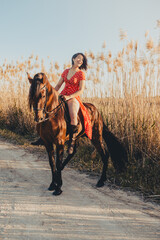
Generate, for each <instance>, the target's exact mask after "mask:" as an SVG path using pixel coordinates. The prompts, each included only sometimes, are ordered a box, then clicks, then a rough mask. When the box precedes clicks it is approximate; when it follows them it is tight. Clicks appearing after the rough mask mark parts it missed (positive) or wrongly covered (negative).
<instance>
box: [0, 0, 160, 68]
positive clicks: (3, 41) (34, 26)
mask: <svg viewBox="0 0 160 240" xmlns="http://www.w3.org/2000/svg"><path fill="white" fill-rule="evenodd" d="M158 19H160V0H0V60H1V61H0V62H2V61H3V60H4V59H5V58H6V59H7V60H8V61H11V60H18V59H20V58H21V57H22V56H23V57H24V58H27V57H28V56H30V55H31V54H32V53H33V54H34V55H38V56H39V57H40V58H44V59H46V58H47V56H50V59H51V60H52V61H58V62H59V64H60V65H63V64H64V63H66V62H68V61H69V60H70V58H71V56H72V55H73V54H74V53H76V52H84V51H89V50H91V51H93V52H94V53H95V54H96V53H98V52H99V51H101V47H102V44H103V42H104V41H105V42H106V51H109V50H110V51H111V52H112V53H113V54H116V53H117V52H118V51H120V50H121V49H122V47H123V43H122V42H121V41H120V38H119V31H120V29H123V30H124V31H126V32H127V35H128V38H129V39H133V40H138V41H139V43H140V44H143V43H144V42H145V37H144V34H145V32H146V30H149V33H150V35H151V36H152V37H153V39H155V40H158V34H159V33H158V29H157V28H156V21H157V20H158Z"/></svg>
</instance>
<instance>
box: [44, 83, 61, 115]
mask: <svg viewBox="0 0 160 240" xmlns="http://www.w3.org/2000/svg"><path fill="white" fill-rule="evenodd" d="M47 85H48V86H47V88H48V101H47V110H48V111H51V110H53V109H54V108H56V107H57V106H58V104H59V102H58V95H59V94H58V92H57V91H56V90H55V89H54V88H53V87H52V86H51V85H50V84H47Z"/></svg>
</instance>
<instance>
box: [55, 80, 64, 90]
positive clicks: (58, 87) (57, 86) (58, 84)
mask: <svg viewBox="0 0 160 240" xmlns="http://www.w3.org/2000/svg"><path fill="white" fill-rule="evenodd" d="M63 83H64V79H63V78H62V77H61V78H60V79H59V81H58V83H57V85H56V86H55V90H56V91H58V90H59V89H60V87H61V86H62V84H63Z"/></svg>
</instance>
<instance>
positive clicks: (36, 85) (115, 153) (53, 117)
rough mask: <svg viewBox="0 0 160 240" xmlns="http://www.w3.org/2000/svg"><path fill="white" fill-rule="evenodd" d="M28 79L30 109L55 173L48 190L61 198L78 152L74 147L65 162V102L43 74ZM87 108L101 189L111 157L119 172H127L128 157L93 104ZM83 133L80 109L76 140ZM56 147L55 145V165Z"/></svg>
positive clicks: (66, 128) (66, 130)
mask: <svg viewBox="0 0 160 240" xmlns="http://www.w3.org/2000/svg"><path fill="white" fill-rule="evenodd" d="M28 79H29V82H30V84H31V86H30V91H29V104H30V109H32V107H33V110H34V113H35V121H36V122H37V132H38V134H39V135H40V137H41V139H42V140H43V142H44V145H45V147H46V150H47V152H48V156H49V163H50V167H51V171H52V182H51V184H50V186H49V188H48V189H49V190H50V191H53V190H54V192H53V194H54V195H59V194H61V193H62V190H61V187H62V176H61V171H62V170H63V168H64V167H65V165H66V164H67V163H68V162H69V160H70V159H71V158H72V157H73V155H74V154H75V152H76V147H75V149H74V153H73V154H72V155H68V157H67V158H66V159H65V160H64V161H63V152H64V144H65V141H66V139H67V137H68V131H69V130H68V129H69V124H68V121H67V120H66V117H65V116H66V114H65V112H66V110H65V103H64V101H62V100H61V98H59V94H58V92H57V91H56V90H55V89H54V88H53V87H52V86H51V84H50V83H49V81H48V79H47V77H46V75H45V74H44V73H38V74H36V75H35V76H34V78H33V79H32V78H31V77H30V75H29V74H28ZM84 106H85V107H86V108H87V110H88V113H89V115H90V119H91V124H92V140H91V142H92V143H93V145H94V146H95V148H96V149H97V151H98V152H99V154H100V156H101V158H102V161H103V170H102V175H101V177H100V180H99V181H98V183H97V187H102V186H103V185H104V182H105V181H106V171H107V166H108V158H109V154H110V156H111V159H112V162H113V165H114V167H115V169H116V170H117V171H122V170H124V169H125V164H126V162H127V154H126V151H125V149H124V147H123V146H122V144H121V143H120V142H119V140H118V139H117V138H116V137H115V136H114V135H113V134H112V133H111V132H110V131H109V130H108V128H107V127H106V125H105V124H104V122H103V120H102V117H101V115H100V113H99V112H98V110H97V108H96V107H95V106H94V105H92V104H90V103H84ZM84 134H85V132H84V120H83V116H82V113H81V110H79V113H78V133H77V138H79V137H80V136H82V135H84ZM103 139H104V140H105V142H106V144H107V147H108V151H109V152H108V151H107V150H106V149H105V147H104V145H103ZM53 144H54V145H55V146H56V163H55V159H54V148H53Z"/></svg>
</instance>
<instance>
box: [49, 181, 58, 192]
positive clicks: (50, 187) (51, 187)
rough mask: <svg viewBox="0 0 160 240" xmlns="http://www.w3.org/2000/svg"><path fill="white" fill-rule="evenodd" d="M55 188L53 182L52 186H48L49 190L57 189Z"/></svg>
mask: <svg viewBox="0 0 160 240" xmlns="http://www.w3.org/2000/svg"><path fill="white" fill-rule="evenodd" d="M55 189H56V185H55V184H53V183H51V184H50V186H49V188H48V190H49V191H53V190H55Z"/></svg>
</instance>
